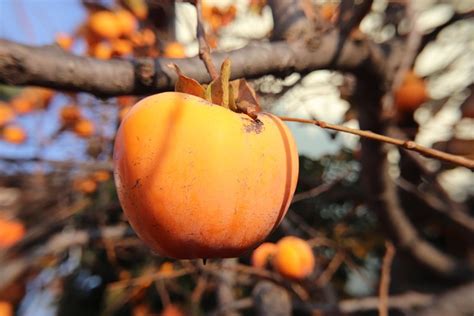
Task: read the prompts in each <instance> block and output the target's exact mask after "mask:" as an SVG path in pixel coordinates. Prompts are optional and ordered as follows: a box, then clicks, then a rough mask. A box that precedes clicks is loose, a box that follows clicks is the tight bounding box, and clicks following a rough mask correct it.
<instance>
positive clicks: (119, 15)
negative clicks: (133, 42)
mask: <svg viewBox="0 0 474 316" xmlns="http://www.w3.org/2000/svg"><path fill="white" fill-rule="evenodd" d="M115 17H116V19H117V23H118V26H119V30H120V32H121V35H122V36H130V35H132V34H133V32H134V31H135V30H136V29H137V20H136V19H135V17H134V16H133V14H131V13H130V12H129V11H127V10H117V11H115Z"/></svg>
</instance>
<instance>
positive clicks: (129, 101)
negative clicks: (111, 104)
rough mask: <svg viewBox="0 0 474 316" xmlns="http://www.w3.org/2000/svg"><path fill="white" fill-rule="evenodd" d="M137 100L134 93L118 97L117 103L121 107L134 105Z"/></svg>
mask: <svg viewBox="0 0 474 316" xmlns="http://www.w3.org/2000/svg"><path fill="white" fill-rule="evenodd" d="M135 102H136V98H135V97H134V96H132V95H122V96H119V97H117V104H118V105H119V106H121V107H127V106H132V105H133V104H134V103H135Z"/></svg>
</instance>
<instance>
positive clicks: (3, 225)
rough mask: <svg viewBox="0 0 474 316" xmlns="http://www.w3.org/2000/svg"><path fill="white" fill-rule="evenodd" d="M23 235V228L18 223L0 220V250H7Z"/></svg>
mask: <svg viewBox="0 0 474 316" xmlns="http://www.w3.org/2000/svg"><path fill="white" fill-rule="evenodd" d="M24 235H25V227H24V226H23V224H22V223H21V222H20V221H17V220H8V219H2V218H0V249H2V248H8V247H10V246H12V245H14V244H15V243H16V242H18V241H19V240H20V239H21V238H23V236H24Z"/></svg>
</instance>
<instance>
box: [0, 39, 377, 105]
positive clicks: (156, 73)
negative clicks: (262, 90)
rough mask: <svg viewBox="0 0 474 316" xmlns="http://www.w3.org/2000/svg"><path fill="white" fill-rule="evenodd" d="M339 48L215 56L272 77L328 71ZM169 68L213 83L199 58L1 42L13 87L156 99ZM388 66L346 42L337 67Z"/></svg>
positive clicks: (238, 74) (171, 78) (281, 45)
mask: <svg viewBox="0 0 474 316" xmlns="http://www.w3.org/2000/svg"><path fill="white" fill-rule="evenodd" d="M336 44H337V36H336V35H335V34H334V33H331V34H327V35H325V36H324V37H323V38H322V39H321V43H320V45H319V46H317V47H308V45H306V44H305V43H302V42H294V43H291V44H289V43H286V42H274V43H268V42H259V43H254V44H251V45H248V46H246V47H243V48H241V49H237V50H234V51H230V52H221V53H213V54H212V60H213V62H214V64H216V65H220V64H221V63H222V62H223V60H224V59H225V58H226V57H229V58H230V59H231V61H232V78H231V79H236V78H242V77H245V78H256V77H261V76H264V75H268V74H274V75H277V76H284V75H287V74H290V73H292V72H302V73H306V72H309V71H312V70H316V69H322V68H327V67H328V66H329V65H330V62H331V57H332V56H333V55H334V54H335V51H336ZM170 63H175V64H176V65H178V66H179V68H180V69H181V70H182V71H183V73H185V74H186V75H188V76H190V77H192V78H195V79H196V80H198V81H199V82H209V81H210V77H209V75H208V73H207V71H206V69H205V67H204V65H203V63H202V61H201V60H199V57H197V56H196V57H192V58H185V59H173V58H158V59H151V58H143V59H137V60H124V59H112V60H108V61H104V60H98V59H95V58H91V57H83V56H77V55H73V54H70V53H67V52H65V51H63V50H61V49H59V48H57V47H53V46H43V47H34V46H28V45H22V44H18V43H14V42H11V41H8V40H1V39H0V83H3V84H9V85H36V86H43V87H49V88H53V89H57V90H68V91H81V92H88V93H92V94H95V95H97V96H103V97H108V96H116V95H127V94H130V95H132V94H133V95H144V94H152V93H157V92H160V91H165V90H170V89H172V88H173V85H174V82H175V80H176V78H177V77H176V74H175V72H174V71H173V70H172V69H169V67H167V65H169V64H170ZM384 63H385V61H384V57H383V54H382V53H381V52H380V51H377V50H376V51H374V50H373V49H371V48H370V47H369V46H368V44H366V43H355V42H347V44H346V45H345V46H344V49H343V51H342V54H341V57H340V58H339V60H338V62H337V64H336V65H334V68H335V69H339V70H347V71H355V70H356V69H361V68H364V69H366V70H367V71H370V72H372V73H377V74H379V75H380V77H381V76H382V75H383V73H384V72H383V69H384Z"/></svg>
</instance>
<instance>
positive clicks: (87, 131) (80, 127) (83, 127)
mask: <svg viewBox="0 0 474 316" xmlns="http://www.w3.org/2000/svg"><path fill="white" fill-rule="evenodd" d="M74 132H75V133H76V134H77V135H78V136H80V137H82V138H88V137H91V136H92V135H94V132H95V127H94V123H92V122H91V121H90V120H88V119H80V120H79V121H77V122H76V124H74Z"/></svg>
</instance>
